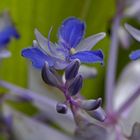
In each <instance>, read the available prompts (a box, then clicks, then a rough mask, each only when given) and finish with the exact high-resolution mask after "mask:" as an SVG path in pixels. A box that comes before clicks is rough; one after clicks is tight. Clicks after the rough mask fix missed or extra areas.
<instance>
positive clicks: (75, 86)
mask: <svg viewBox="0 0 140 140" xmlns="http://www.w3.org/2000/svg"><path fill="white" fill-rule="evenodd" d="M82 84H83V78H82V76H81V75H78V76H76V78H75V79H74V80H73V81H72V82H71V84H70V85H69V88H68V92H69V95H71V96H75V95H76V94H77V93H78V92H79V91H80V90H81V88H82Z"/></svg>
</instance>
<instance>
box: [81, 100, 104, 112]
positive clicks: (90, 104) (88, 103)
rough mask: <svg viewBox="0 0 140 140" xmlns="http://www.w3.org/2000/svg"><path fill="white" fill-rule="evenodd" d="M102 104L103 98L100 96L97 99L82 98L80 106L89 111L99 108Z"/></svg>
mask: <svg viewBox="0 0 140 140" xmlns="http://www.w3.org/2000/svg"><path fill="white" fill-rule="evenodd" d="M101 104H102V99H101V98H98V99H97V100H81V101H80V102H79V106H80V107H81V108H82V109H85V110H87V111H91V110H95V109H97V108H99V107H100V106H101Z"/></svg>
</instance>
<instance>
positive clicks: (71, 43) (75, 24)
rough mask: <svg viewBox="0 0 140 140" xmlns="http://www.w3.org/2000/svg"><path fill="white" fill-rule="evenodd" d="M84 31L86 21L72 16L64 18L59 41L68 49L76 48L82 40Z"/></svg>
mask: <svg viewBox="0 0 140 140" xmlns="http://www.w3.org/2000/svg"><path fill="white" fill-rule="evenodd" d="M84 31H85V24H84V22H82V21H80V20H79V19H76V18H75V17H70V18H68V19H66V20H64V22H63V23H62V26H61V27H60V29H59V34H58V36H59V43H60V44H62V45H63V46H64V47H66V48H68V49H70V48H75V47H76V46H77V45H78V44H79V42H80V41H81V40H82V38H83V36H84Z"/></svg>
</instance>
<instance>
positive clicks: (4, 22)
mask: <svg viewBox="0 0 140 140" xmlns="http://www.w3.org/2000/svg"><path fill="white" fill-rule="evenodd" d="M13 37H14V38H16V39H18V38H19V34H18V32H17V30H16V28H15V27H14V26H13V23H12V21H11V19H10V16H9V14H8V13H7V12H3V13H2V14H1V15H0V58H4V57H8V56H9V55H10V52H9V51H7V50H6V49H5V48H6V47H7V44H8V43H9V42H10V40H11V38H13Z"/></svg>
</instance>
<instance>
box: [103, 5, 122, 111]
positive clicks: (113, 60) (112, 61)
mask: <svg viewBox="0 0 140 140" xmlns="http://www.w3.org/2000/svg"><path fill="white" fill-rule="evenodd" d="M121 18H122V5H121V4H119V5H118V6H117V13H116V16H115V18H114V20H113V25H112V32H111V45H110V52H109V59H108V66H107V73H106V82H105V83H106V89H105V90H106V91H105V95H106V110H107V112H112V111H113V92H114V86H115V76H116V66H117V56H118V46H119V40H118V29H119V27H120V22H121Z"/></svg>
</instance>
